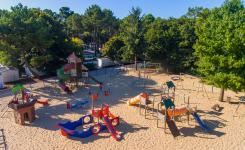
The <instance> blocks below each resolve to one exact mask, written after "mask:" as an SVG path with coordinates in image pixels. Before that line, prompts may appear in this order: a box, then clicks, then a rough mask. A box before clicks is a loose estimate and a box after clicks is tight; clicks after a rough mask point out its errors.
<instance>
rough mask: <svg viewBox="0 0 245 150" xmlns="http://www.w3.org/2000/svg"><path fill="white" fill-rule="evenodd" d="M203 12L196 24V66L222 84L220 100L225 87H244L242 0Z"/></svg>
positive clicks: (244, 15)
mask: <svg viewBox="0 0 245 150" xmlns="http://www.w3.org/2000/svg"><path fill="white" fill-rule="evenodd" d="M207 14H208V15H207ZM202 16H203V17H200V18H198V20H197V24H196V34H197V36H198V39H197V42H196V44H195V50H196V52H195V53H196V55H197V57H198V59H199V60H198V69H199V71H200V73H202V74H203V75H204V76H205V80H206V81H208V82H209V83H211V84H214V85H216V86H218V87H221V89H222V90H221V95H220V101H223V96H224V90H225V89H232V90H235V91H239V90H242V89H245V71H244V70H245V45H244V43H245V38H244V37H245V26H244V25H245V9H244V5H243V3H242V1H240V0H227V1H225V3H224V4H223V5H222V6H221V7H220V8H215V9H213V10H211V11H210V12H208V13H206V15H202Z"/></svg>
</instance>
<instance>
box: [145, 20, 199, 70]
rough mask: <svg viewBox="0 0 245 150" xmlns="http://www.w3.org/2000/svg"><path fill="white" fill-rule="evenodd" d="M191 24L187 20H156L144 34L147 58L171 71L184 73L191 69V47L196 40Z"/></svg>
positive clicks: (190, 21)
mask: <svg viewBox="0 0 245 150" xmlns="http://www.w3.org/2000/svg"><path fill="white" fill-rule="evenodd" d="M193 24H194V21H193V20H191V19H189V18H180V19H173V18H171V19H169V20H163V19H160V18H157V19H156V20H155V21H154V22H153V23H151V25H150V27H149V29H148V30H147V32H146V33H145V41H146V43H147V51H146V56H147V58H148V59H150V60H152V61H155V62H159V63H161V64H162V65H163V66H164V67H165V68H169V69H171V70H172V71H186V70H188V69H190V68H191V67H193V63H194V57H193V56H192V52H193V49H192V46H193V44H194V42H195V38H196V37H195V33H194V27H193ZM183 56H185V57H183Z"/></svg>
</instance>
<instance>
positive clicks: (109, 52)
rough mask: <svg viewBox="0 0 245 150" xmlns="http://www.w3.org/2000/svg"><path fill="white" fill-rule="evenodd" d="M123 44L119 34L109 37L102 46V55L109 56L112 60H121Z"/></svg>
mask: <svg viewBox="0 0 245 150" xmlns="http://www.w3.org/2000/svg"><path fill="white" fill-rule="evenodd" d="M124 46H125V44H124V43H123V41H122V39H121V38H120V37H119V36H113V37H112V38H110V39H109V40H108V41H107V42H106V43H105V45H104V47H103V55H106V56H108V57H110V58H111V59H112V60H117V61H120V60H122V53H123V50H122V48H123V47H124Z"/></svg>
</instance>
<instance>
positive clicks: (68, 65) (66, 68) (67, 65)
mask: <svg viewBox="0 0 245 150" xmlns="http://www.w3.org/2000/svg"><path fill="white" fill-rule="evenodd" d="M73 68H75V64H66V65H65V66H64V71H65V72H67V71H69V70H71V69H73Z"/></svg>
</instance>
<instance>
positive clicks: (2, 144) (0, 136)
mask: <svg viewBox="0 0 245 150" xmlns="http://www.w3.org/2000/svg"><path fill="white" fill-rule="evenodd" d="M0 149H3V150H7V144H6V141H5V136H4V132H3V129H0Z"/></svg>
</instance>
